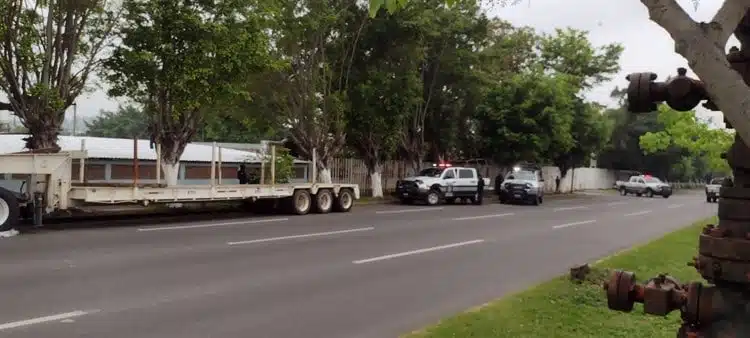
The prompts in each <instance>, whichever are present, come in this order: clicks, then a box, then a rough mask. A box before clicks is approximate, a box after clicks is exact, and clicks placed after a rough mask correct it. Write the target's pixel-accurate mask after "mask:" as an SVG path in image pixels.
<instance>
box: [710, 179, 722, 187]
mask: <svg viewBox="0 0 750 338" xmlns="http://www.w3.org/2000/svg"><path fill="white" fill-rule="evenodd" d="M723 181H724V178H723V177H722V178H714V179H713V180H711V183H709V184H717V185H721V183H722V182H723Z"/></svg>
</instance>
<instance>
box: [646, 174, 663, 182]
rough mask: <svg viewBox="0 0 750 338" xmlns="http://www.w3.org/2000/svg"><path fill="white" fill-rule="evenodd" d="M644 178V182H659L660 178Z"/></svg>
mask: <svg viewBox="0 0 750 338" xmlns="http://www.w3.org/2000/svg"><path fill="white" fill-rule="evenodd" d="M644 180H645V181H646V183H661V180H659V179H658V178H656V177H653V176H651V177H645V178H644Z"/></svg>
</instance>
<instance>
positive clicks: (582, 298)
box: [404, 218, 717, 338]
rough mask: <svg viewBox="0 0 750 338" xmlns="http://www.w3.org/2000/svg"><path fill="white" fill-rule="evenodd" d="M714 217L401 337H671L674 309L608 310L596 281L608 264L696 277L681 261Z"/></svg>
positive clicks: (643, 274)
mask: <svg viewBox="0 0 750 338" xmlns="http://www.w3.org/2000/svg"><path fill="white" fill-rule="evenodd" d="M716 222H717V219H716V218H711V219H706V220H703V221H700V222H697V223H695V224H693V225H691V226H690V227H687V228H684V229H682V230H678V231H676V232H673V233H671V234H668V235H666V236H665V237H663V238H661V239H658V240H655V241H653V242H650V243H648V244H645V245H643V246H639V247H636V248H633V249H631V250H628V251H625V252H622V253H619V254H617V255H614V256H611V257H608V258H606V259H604V260H602V261H600V262H598V263H596V264H594V265H592V273H591V274H590V275H589V277H588V278H587V280H586V281H584V282H582V283H574V282H572V281H570V279H569V278H568V276H561V277H558V278H556V279H553V280H551V281H548V282H545V283H543V284H540V285H537V286H535V287H533V288H531V289H528V290H526V291H523V292H520V293H517V294H514V295H511V296H508V297H506V298H503V299H500V300H497V301H494V302H492V303H489V304H486V305H484V306H481V307H478V308H476V309H472V310H469V311H468V312H465V313H463V314H459V315H457V316H455V317H452V318H448V319H445V320H443V321H441V322H440V323H438V324H437V325H436V326H433V327H429V328H427V329H424V330H420V331H417V332H414V333H411V334H408V335H406V336H404V337H408V338H417V337H434V338H447V337H456V338H458V337H460V338H469V337H475V338H490V337H512V338H520V337H529V338H531V337H533V338H542V337H544V338H547V337H550V338H551V337H554V338H562V337H571V338H573V337H575V338H584V337H592V338H593V337H596V338H601V337H623V338H626V337H627V338H632V337H649V338H651V337H653V338H659V337H664V338H667V337H669V338H673V337H674V336H675V334H676V332H677V329H678V327H679V324H680V318H679V312H677V311H675V312H673V313H671V314H670V315H669V316H667V317H658V316H652V315H646V314H644V313H643V306H642V305H641V304H636V307H635V309H634V310H633V312H631V313H623V312H617V311H612V310H609V309H608V308H607V301H606V297H605V294H604V290H603V289H602V282H603V281H604V280H605V279H607V277H608V276H609V269H611V268H616V269H623V270H628V271H633V272H635V273H636V277H637V278H638V280H639V281H640V282H643V281H644V280H646V279H648V278H651V277H654V276H656V275H657V274H659V273H669V274H670V275H672V276H675V277H677V279H679V280H680V282H683V283H685V282H688V281H690V280H699V279H700V276H699V275H698V274H697V272H696V271H695V269H694V268H691V267H688V266H687V265H686V262H687V261H689V260H690V258H691V257H693V256H694V255H696V254H697V251H698V234H699V233H700V230H701V228H702V227H703V226H704V225H705V224H709V223H712V224H715V223H716Z"/></svg>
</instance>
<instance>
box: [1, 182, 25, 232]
mask: <svg viewBox="0 0 750 338" xmlns="http://www.w3.org/2000/svg"><path fill="white" fill-rule="evenodd" d="M20 216H21V209H20V207H19V206H18V199H17V198H16V196H15V195H13V193H12V192H10V191H8V190H6V189H3V188H0V231H9V230H13V229H14V228H15V227H16V226H17V225H18V222H19V219H20Z"/></svg>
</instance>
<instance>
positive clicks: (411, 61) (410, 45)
mask: <svg viewBox="0 0 750 338" xmlns="http://www.w3.org/2000/svg"><path fill="white" fill-rule="evenodd" d="M383 14H384V15H380V16H377V17H375V18H373V19H371V20H369V22H368V23H367V24H366V26H363V29H362V30H361V32H360V35H359V37H358V45H357V46H356V50H355V51H354V54H353V55H352V57H353V58H352V60H353V61H352V64H351V69H347V70H346V71H347V72H350V75H349V77H350V81H351V83H352V85H351V86H349V87H348V90H347V98H348V100H349V102H350V105H349V109H347V115H346V119H347V122H348V123H347V129H346V130H347V132H346V134H347V143H348V145H349V146H350V147H352V148H353V149H354V150H355V151H356V155H358V156H360V157H361V158H362V159H363V160H364V161H365V164H366V165H367V169H368V173H369V175H370V180H371V183H372V195H373V197H382V196H383V186H382V181H381V176H380V175H381V169H382V161H383V160H385V159H387V158H388V157H390V156H392V155H393V154H394V153H395V152H396V150H397V148H398V145H399V133H400V132H401V129H402V125H403V123H404V121H405V120H406V119H407V118H408V117H409V116H408V115H407V113H408V112H409V111H410V109H411V108H412V107H414V106H415V105H416V104H418V103H419V102H420V101H421V99H422V91H421V89H422V87H421V81H420V78H419V72H418V69H419V66H420V63H421V62H420V60H421V57H422V54H421V51H422V48H421V46H420V44H418V43H414V41H415V40H414V39H415V38H416V37H415V35H414V29H413V28H412V27H410V26H408V25H405V23H407V22H409V21H410V20H411V19H413V18H412V17H411V16H412V15H414V13H413V12H401V13H397V14H394V15H387V14H385V13H383ZM366 15H367V13H366V12H365V11H361V12H360V15H359V16H356V17H352V18H353V19H356V20H360V19H361V18H363V17H366ZM349 24H350V25H353V26H355V27H356V21H355V22H352V23H349Z"/></svg>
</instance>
